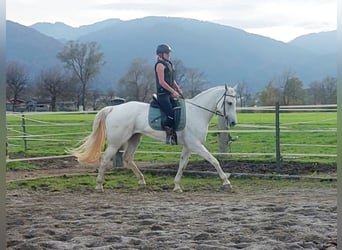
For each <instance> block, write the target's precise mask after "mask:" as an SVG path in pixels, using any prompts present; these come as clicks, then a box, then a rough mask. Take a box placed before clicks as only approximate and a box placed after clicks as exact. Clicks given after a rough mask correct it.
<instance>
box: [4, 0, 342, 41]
mask: <svg viewBox="0 0 342 250" xmlns="http://www.w3.org/2000/svg"><path fill="white" fill-rule="evenodd" d="M144 16H172V17H186V18H194V19H198V20H205V21H211V22H217V23H220V24H225V25H230V26H233V27H236V28H240V29H243V30H245V31H247V32H250V33H255V34H260V35H264V36H268V37H271V38H273V39H276V40H281V41H285V42H287V41H290V40H292V39H293V38H295V37H297V36H299V35H303V34H308V33H313V32H320V31H329V30H334V29H336V26H337V24H336V22H337V21H336V20H337V0H172V1H163V0H9V1H7V2H6V18H7V19H8V20H12V21H15V22H18V23H21V24H23V25H27V26H28V25H31V24H34V23H36V22H57V21H59V22H64V23H66V24H68V25H71V26H74V27H78V26H80V25H85V24H91V23H94V22H98V21H102V20H105V19H109V18H119V19H122V20H130V19H135V18H141V17H144Z"/></svg>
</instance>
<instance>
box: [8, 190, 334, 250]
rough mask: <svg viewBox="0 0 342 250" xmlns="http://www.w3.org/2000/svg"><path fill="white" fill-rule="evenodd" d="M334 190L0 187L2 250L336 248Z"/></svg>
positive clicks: (266, 249)
mask: <svg viewBox="0 0 342 250" xmlns="http://www.w3.org/2000/svg"><path fill="white" fill-rule="evenodd" d="M336 195H337V192H336V189H332V188H331V189H330V188H325V189H317V190H300V189H296V188H284V189H279V190H275V189H272V190H262V191H255V192H254V193H242V192H239V191H237V192H236V193H232V194H231V193H229V194H228V193H224V192H209V191H208V192H194V193H193V192H185V193H181V194H177V193H173V192H148V191H131V192H123V191H113V190H107V191H105V192H104V193H96V192H85V191H84V192H67V193H63V192H45V191H38V192H28V191H22V190H11V191H9V192H8V193H7V199H6V204H7V205H6V209H7V223H8V226H7V246H8V249H31V250H36V249H102V250H105V249H146V250H147V249H151V250H152V249H178V250H181V249H182V250H186V249H203V250H204V249H262V250H268V249H329V250H332V249H337V248H336V238H337V226H336V223H337V202H336Z"/></svg>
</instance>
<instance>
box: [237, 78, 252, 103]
mask: <svg viewBox="0 0 342 250" xmlns="http://www.w3.org/2000/svg"><path fill="white" fill-rule="evenodd" d="M236 94H237V96H238V100H239V102H240V107H246V105H247V103H248V101H249V100H248V99H249V98H250V96H251V95H250V93H249V91H248V85H247V83H246V82H245V81H241V82H239V83H238V85H237V87H236Z"/></svg>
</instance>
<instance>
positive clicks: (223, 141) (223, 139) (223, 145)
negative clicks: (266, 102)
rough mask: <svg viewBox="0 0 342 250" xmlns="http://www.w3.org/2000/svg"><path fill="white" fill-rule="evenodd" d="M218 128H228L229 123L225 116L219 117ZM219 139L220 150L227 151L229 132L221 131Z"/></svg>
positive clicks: (221, 151)
mask: <svg viewBox="0 0 342 250" xmlns="http://www.w3.org/2000/svg"><path fill="white" fill-rule="evenodd" d="M218 129H219V130H227V125H226V122H225V120H224V117H221V116H219V117H218ZM218 141H219V152H220V153H227V149H228V142H229V138H228V133H219V134H218Z"/></svg>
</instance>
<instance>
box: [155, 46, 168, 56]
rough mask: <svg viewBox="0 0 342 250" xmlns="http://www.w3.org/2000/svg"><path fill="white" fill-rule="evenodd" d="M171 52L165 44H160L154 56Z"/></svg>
mask: <svg viewBox="0 0 342 250" xmlns="http://www.w3.org/2000/svg"><path fill="white" fill-rule="evenodd" d="M169 52H171V47H170V46H169V45H167V44H160V45H158V47H157V51H156V54H157V55H158V54H163V53H169Z"/></svg>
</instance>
